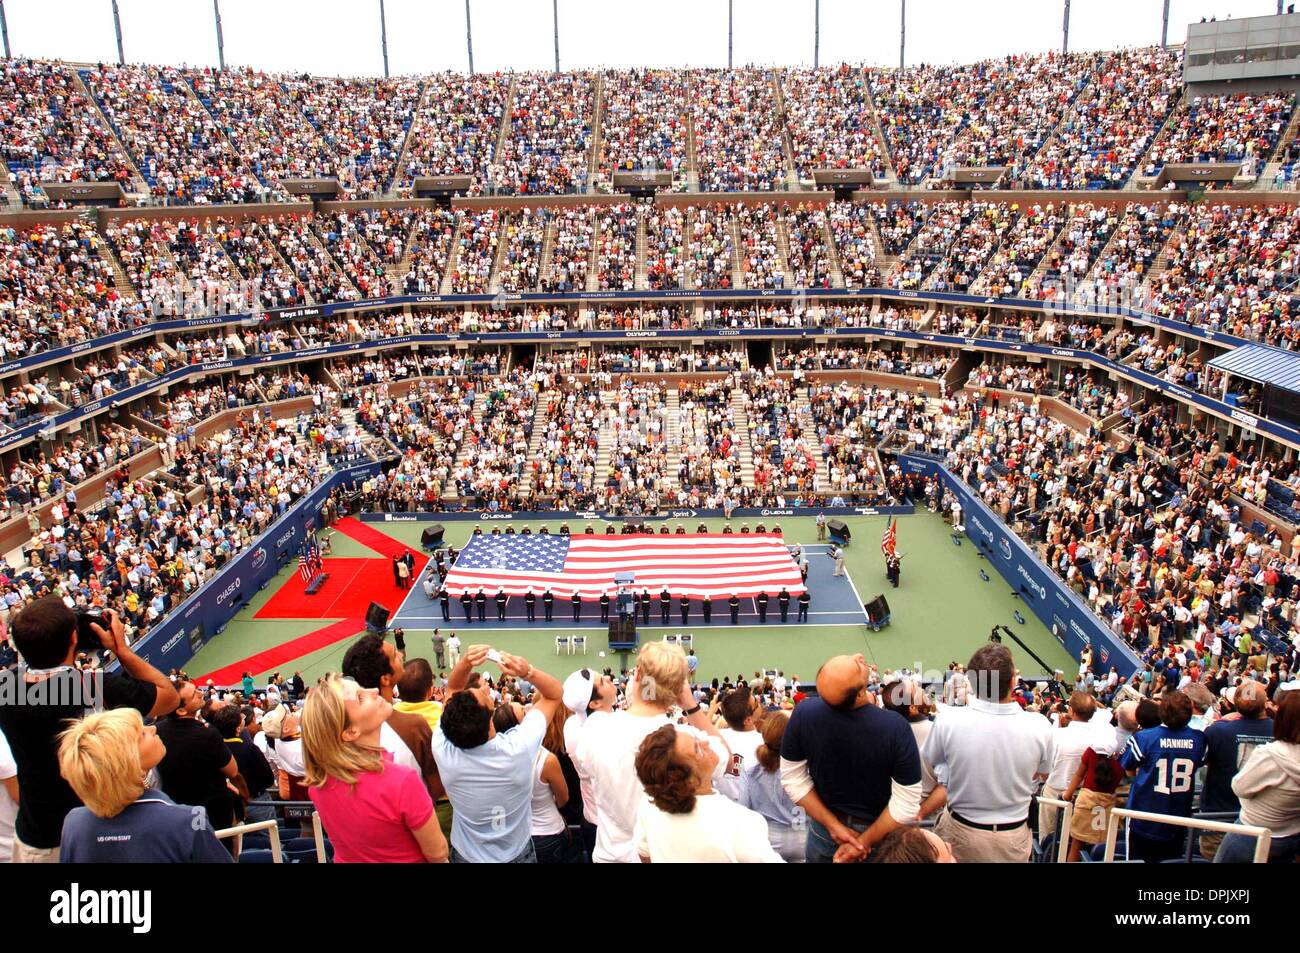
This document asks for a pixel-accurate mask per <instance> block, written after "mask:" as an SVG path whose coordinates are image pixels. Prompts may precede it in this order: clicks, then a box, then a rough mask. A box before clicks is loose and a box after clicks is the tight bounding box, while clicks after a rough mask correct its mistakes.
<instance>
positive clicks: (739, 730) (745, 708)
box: [713, 684, 763, 802]
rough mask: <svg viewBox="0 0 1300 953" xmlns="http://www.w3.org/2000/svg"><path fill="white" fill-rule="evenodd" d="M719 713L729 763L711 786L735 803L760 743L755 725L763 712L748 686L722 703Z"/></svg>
mask: <svg viewBox="0 0 1300 953" xmlns="http://www.w3.org/2000/svg"><path fill="white" fill-rule="evenodd" d="M720 710H721V711H722V717H723V718H724V719H726V722H727V727H726V728H723V729H722V730H721V731H720V732H719V733H720V734H721V735H722V739H723V740H724V741H725V742H726V743H727V747H728V748H730V749H731V763H730V764H729V765H724V767H725V769H726V770H725V771H723V774H722V777H720V778H718V780H717V782H716V783H714V785H713V789H714V790H715V791H717V792H718V793H719V794H722V795H725V796H726V797H729V798H731V799H732V800H733V801H737V802H738V801H739V800H740V796H741V777H742V775H744V773H745V769H746V768H748V767H749V766H750V765H751V764H753V763H754V760H755V758H756V757H757V754H758V747H759V745H761V744H762V743H763V735H762V732H760V731H759V730H758V727H757V726H756V725H755V723H754V722H755V719H757V718H758V716H759V715H760V714H761V713H762V708H761V707H760V706H759V704H758V700H757V699H756V698H754V696H753V695H752V694H751V693H750V690H749V686H748V685H743V684H742V685H741V686H740V687H739V688H737V689H736V690H735V691H733V692H730V693H729V694H728V695H727V696H726V697H725V698H723V699H722V705H721V706H720Z"/></svg>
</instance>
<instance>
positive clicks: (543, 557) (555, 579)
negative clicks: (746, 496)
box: [445, 533, 804, 600]
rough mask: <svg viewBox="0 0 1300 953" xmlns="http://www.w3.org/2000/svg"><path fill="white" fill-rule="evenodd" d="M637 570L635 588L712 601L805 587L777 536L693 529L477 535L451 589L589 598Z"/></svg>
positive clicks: (613, 588) (450, 577)
mask: <svg viewBox="0 0 1300 953" xmlns="http://www.w3.org/2000/svg"><path fill="white" fill-rule="evenodd" d="M623 572H631V573H634V574H635V575H636V581H635V583H633V588H634V589H636V590H640V589H648V590H650V592H651V593H653V594H656V595H657V594H658V593H659V592H661V591H662V590H663V589H665V588H667V589H668V591H669V592H670V593H671V594H672V595H673V596H675V597H677V598H680V597H681V596H688V597H690V598H693V599H700V598H704V597H705V596H708V597H709V598H711V599H715V598H724V597H730V596H731V595H732V594H733V593H734V594H736V595H738V596H754V595H757V594H758V593H760V592H766V593H769V594H770V595H773V596H775V595H777V594H778V593H780V591H781V590H782V589H783V588H784V589H786V590H787V591H788V592H789V593H790V595H792V596H797V595H799V594H800V593H802V592H803V591H804V584H803V577H802V576H801V575H800V574H799V567H798V566H796V565H795V562H794V558H793V557H792V556H791V555H790V551H789V550H788V549H786V546H785V543H784V542H783V540H782V539H781V537H780V536H777V535H775V534H772V533H756V534H746V535H738V534H722V533H689V534H684V535H681V536H677V535H673V536H663V535H657V536H651V535H648V534H634V535H628V536H599V535H582V536H563V535H547V534H539V533H533V534H531V535H528V536H523V535H500V536H487V535H483V536H473V537H471V538H470V541H469V543H467V544H466V546H465V548H464V549H463V550H461V553H460V556H459V557H458V558H457V560H456V564H455V565H454V566H453V567H452V568H451V570H450V571H449V572H448V573H447V579H446V583H445V584H446V587H447V592H448V593H449V594H450V595H453V596H459V595H461V594H462V593H464V592H467V591H468V592H470V593H475V592H477V591H478V590H479V588H480V587H481V588H482V589H483V590H484V591H485V592H487V593H488V594H489V595H490V594H492V593H495V592H496V591H497V590H498V589H504V590H505V592H506V594H507V595H511V596H519V595H524V594H525V593H527V592H528V590H529V589H530V588H531V589H533V591H535V592H536V593H537V594H538V595H541V593H542V592H544V591H545V590H547V589H550V590H551V592H552V593H553V594H554V595H555V597H556V598H557V599H569V598H572V596H573V593H574V592H575V591H576V592H577V593H578V595H579V597H580V598H582V599H585V600H593V599H599V598H600V594H601V593H602V592H608V593H610V594H611V595H612V594H613V593H615V592H617V590H618V586H617V585H616V584H615V582H614V576H615V574H617V573H623Z"/></svg>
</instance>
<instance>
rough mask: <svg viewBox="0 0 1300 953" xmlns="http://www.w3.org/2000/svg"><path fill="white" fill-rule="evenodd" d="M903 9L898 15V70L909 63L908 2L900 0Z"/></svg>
mask: <svg viewBox="0 0 1300 953" xmlns="http://www.w3.org/2000/svg"><path fill="white" fill-rule="evenodd" d="M899 6H900V7H901V9H900V11H899V15H898V68H899V69H902V68H903V64H904V63H906V62H907V60H906V57H905V55H904V54H905V51H906V50H907V0H900V3H899Z"/></svg>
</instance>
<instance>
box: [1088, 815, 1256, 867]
mask: <svg viewBox="0 0 1300 953" xmlns="http://www.w3.org/2000/svg"><path fill="white" fill-rule="evenodd" d="M1120 818H1125V819H1127V820H1133V821H1149V822H1151V823H1153V824H1168V825H1169V826H1171V827H1183V828H1187V829H1188V830H1198V831H1208V832H1209V833H1211V834H1241V835H1243V836H1245V837H1254V838H1255V860H1254V863H1257V864H1266V863H1268V851H1269V847H1271V846H1272V843H1273V832H1272V831H1271V830H1269V829H1268V828H1267V827H1253V826H1251V825H1249V824H1228V823H1225V822H1223V821H1209V820H1204V819H1202V818H1197V817H1177V816H1175V815H1172V814H1153V813H1151V812H1150V811H1134V810H1131V809H1130V808H1127V807H1116V808H1112V809H1111V812H1110V819H1109V820H1108V821H1107V822H1106V853H1105V856H1104V858H1103V859H1104V860H1105V862H1106V863H1108V864H1109V863H1112V862H1113V861H1114V860H1115V843H1116V840H1117V839H1118V837H1119V822H1120Z"/></svg>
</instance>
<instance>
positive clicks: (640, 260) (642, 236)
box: [633, 208, 646, 291]
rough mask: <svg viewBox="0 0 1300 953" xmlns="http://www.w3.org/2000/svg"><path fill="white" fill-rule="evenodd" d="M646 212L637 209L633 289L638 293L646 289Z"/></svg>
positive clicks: (642, 209)
mask: <svg viewBox="0 0 1300 953" xmlns="http://www.w3.org/2000/svg"><path fill="white" fill-rule="evenodd" d="M645 220H646V210H645V209H644V208H639V209H637V213H636V278H635V281H634V282H633V287H634V288H636V289H637V290H638V291H643V290H645V287H646V261H645V257H646V255H645V251H646V223H645Z"/></svg>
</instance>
